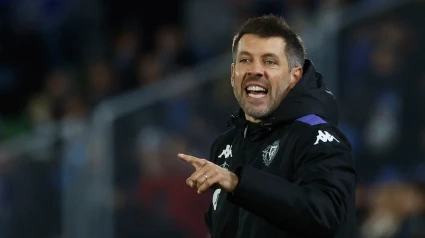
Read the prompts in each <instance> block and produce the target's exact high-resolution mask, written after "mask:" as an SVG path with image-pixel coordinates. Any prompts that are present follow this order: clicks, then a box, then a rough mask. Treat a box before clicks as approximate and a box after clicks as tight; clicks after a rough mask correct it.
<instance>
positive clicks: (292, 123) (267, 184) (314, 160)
mask: <svg viewBox="0 0 425 238" xmlns="http://www.w3.org/2000/svg"><path fill="white" fill-rule="evenodd" d="M337 123H338V110H337V103H336V101H335V98H334V96H333V95H332V93H331V92H330V91H329V90H328V89H327V88H326V86H325V84H324V81H323V79H322V76H321V75H320V74H319V73H317V72H316V71H315V69H314V66H313V65H312V63H311V62H310V61H309V60H306V62H305V66H304V76H303V78H302V79H301V80H300V81H299V82H298V84H297V85H296V86H295V87H294V88H293V90H292V91H291V92H290V93H289V94H288V96H287V97H286V98H285V99H284V100H283V102H282V103H281V104H280V106H279V107H278V108H277V109H276V111H275V112H274V113H273V115H271V116H270V118H268V119H266V120H264V121H263V122H262V123H258V124H254V123H251V122H248V121H246V120H245V117H244V114H243V112H242V111H239V112H238V113H237V114H236V115H235V116H232V128H231V129H230V130H229V131H227V132H226V133H224V134H223V135H222V136H220V137H219V138H218V139H217V140H216V141H215V142H214V143H213V146H212V148H211V155H210V161H212V162H213V163H215V164H217V165H220V166H222V167H224V168H226V169H229V170H231V171H233V172H234V173H235V174H236V175H237V176H238V177H239V183H238V185H237V187H236V189H235V191H234V192H233V193H226V192H224V191H221V190H220V189H217V190H215V192H214V194H213V197H212V203H211V205H210V207H209V209H208V211H207V212H206V214H205V220H206V223H207V226H208V229H209V231H210V234H211V237H213V238H235V237H240V238H249V237H256V238H257V237H259V238H269V237H279V238H283V237H315V238H319V237H338V238H339V237H341V238H350V237H357V230H356V227H357V225H356V212H355V186H356V174H355V170H354V162H353V157H352V153H351V147H350V144H349V142H348V140H347V139H346V137H345V136H344V135H343V133H342V132H341V131H340V130H339V129H338V127H337Z"/></svg>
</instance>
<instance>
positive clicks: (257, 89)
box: [248, 86, 266, 92]
mask: <svg viewBox="0 0 425 238" xmlns="http://www.w3.org/2000/svg"><path fill="white" fill-rule="evenodd" d="M248 91H264V92H265V91H266V89H264V88H262V87H259V86H249V87H248Z"/></svg>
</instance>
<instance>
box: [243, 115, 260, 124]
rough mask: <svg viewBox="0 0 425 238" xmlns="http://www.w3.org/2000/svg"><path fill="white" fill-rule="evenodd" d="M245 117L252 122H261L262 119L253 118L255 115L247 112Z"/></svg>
mask: <svg viewBox="0 0 425 238" xmlns="http://www.w3.org/2000/svg"><path fill="white" fill-rule="evenodd" d="M245 118H246V120H247V121H250V122H252V123H260V122H261V120H260V119H257V118H253V117H251V116H249V115H247V114H245Z"/></svg>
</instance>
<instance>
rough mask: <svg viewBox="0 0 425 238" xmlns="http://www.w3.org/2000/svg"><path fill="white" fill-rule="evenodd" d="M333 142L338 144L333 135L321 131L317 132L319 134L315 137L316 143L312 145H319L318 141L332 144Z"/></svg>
mask: <svg viewBox="0 0 425 238" xmlns="http://www.w3.org/2000/svg"><path fill="white" fill-rule="evenodd" d="M334 140H335V141H336V142H338V143H339V140H337V139H336V138H335V137H334V136H333V135H331V134H329V132H327V131H325V132H323V131H321V130H319V134H318V135H317V139H316V142H315V143H314V145H317V144H318V143H319V141H322V142H328V141H329V142H332V141H334Z"/></svg>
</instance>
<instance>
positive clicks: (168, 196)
mask: <svg viewBox="0 0 425 238" xmlns="http://www.w3.org/2000/svg"><path fill="white" fill-rule="evenodd" d="M266 13H275V14H279V15H283V16H284V17H285V18H286V19H287V21H288V22H289V24H290V25H291V26H292V27H293V28H294V29H295V30H296V31H297V32H298V33H299V34H300V35H301V37H302V38H303V40H304V43H305V45H306V48H307V57H308V58H310V59H312V60H313V62H314V64H315V65H316V67H317V68H318V70H319V71H320V72H321V73H322V74H323V75H324V77H325V79H326V81H327V83H328V85H329V87H330V89H332V91H333V92H334V94H335V95H336V97H337V98H338V100H339V102H340V113H341V115H340V118H341V119H340V126H341V129H342V130H343V131H344V132H345V133H346V135H347V136H348V137H349V139H350V141H351V143H352V146H353V150H354V154H355V159H356V166H357V173H358V179H359V181H358V189H357V208H358V218H359V224H358V226H359V230H360V233H361V237H365V238H368V237H370V238H374V237H388V238H389V237H397V238H399V237H425V189H424V188H425V67H424V60H423V56H424V55H425V27H424V25H425V17H424V16H423V14H424V13H425V1H420V0H416V1H415V0H180V1H171V0H170V1H168V0H161V1H146V2H143V1H131V0H0V237H2V238H21V237H22V238H23V237H25V238H26V237H33V238H133V237H157V238H163V237H185V238H186V237H187V238H200V237H206V234H207V230H206V227H205V225H204V217H203V213H204V211H205V210H206V208H207V206H208V205H209V203H210V199H211V194H206V195H202V196H198V195H197V194H196V192H194V191H192V189H190V188H188V187H187V186H186V185H185V179H186V178H187V177H188V175H190V174H191V172H192V168H191V167H190V166H187V165H185V164H183V163H181V162H180V161H179V160H178V159H177V157H176V154H177V153H179V152H184V153H187V154H192V155H195V156H198V157H203V158H207V157H208V154H209V149H210V145H211V143H212V142H213V140H214V139H215V138H216V137H217V136H218V135H220V134H221V133H222V132H223V131H225V130H226V129H227V128H226V126H225V124H226V123H227V121H228V119H229V116H230V115H231V114H232V113H233V112H235V111H236V109H237V104H236V100H235V99H234V97H233V94H232V91H231V87H230V63H231V54H230V53H231V43H232V42H231V41H232V36H233V33H234V32H235V31H236V29H237V27H238V26H240V24H241V23H242V22H244V21H245V20H246V19H247V18H248V17H252V16H258V15H262V14H266Z"/></svg>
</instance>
